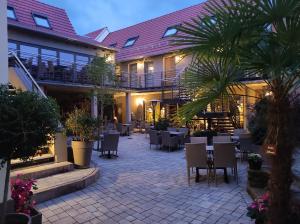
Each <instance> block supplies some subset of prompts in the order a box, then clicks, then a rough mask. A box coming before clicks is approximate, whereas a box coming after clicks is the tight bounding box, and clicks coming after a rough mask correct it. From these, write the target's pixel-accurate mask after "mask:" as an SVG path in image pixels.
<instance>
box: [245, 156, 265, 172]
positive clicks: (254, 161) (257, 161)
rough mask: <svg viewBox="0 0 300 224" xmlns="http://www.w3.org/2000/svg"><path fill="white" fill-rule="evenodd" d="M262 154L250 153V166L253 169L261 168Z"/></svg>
mask: <svg viewBox="0 0 300 224" xmlns="http://www.w3.org/2000/svg"><path fill="white" fill-rule="evenodd" d="M262 162H263V160H262V156H261V155H260V154H256V153H250V154H249V155H248V163H249V168H250V169H251V170H260V169H261V166H262Z"/></svg>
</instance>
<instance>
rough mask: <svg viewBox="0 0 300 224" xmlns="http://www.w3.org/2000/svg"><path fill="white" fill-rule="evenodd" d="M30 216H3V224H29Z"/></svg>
mask: <svg viewBox="0 0 300 224" xmlns="http://www.w3.org/2000/svg"><path fill="white" fill-rule="evenodd" d="M31 223H32V222H31V218H30V216H28V215H26V214H22V213H9V214H7V215H6V216H5V224H31Z"/></svg>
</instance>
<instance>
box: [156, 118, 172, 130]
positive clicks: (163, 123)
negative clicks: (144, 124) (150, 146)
mask: <svg viewBox="0 0 300 224" xmlns="http://www.w3.org/2000/svg"><path fill="white" fill-rule="evenodd" d="M169 126H170V121H169V120H168V119H162V118H160V119H159V120H158V122H156V123H155V130H157V131H166V130H167V129H168V127H169Z"/></svg>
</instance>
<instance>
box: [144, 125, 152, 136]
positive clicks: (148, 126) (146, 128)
mask: <svg viewBox="0 0 300 224" xmlns="http://www.w3.org/2000/svg"><path fill="white" fill-rule="evenodd" d="M150 130H151V127H150V124H148V123H145V135H146V138H147V135H148V134H149V133H150Z"/></svg>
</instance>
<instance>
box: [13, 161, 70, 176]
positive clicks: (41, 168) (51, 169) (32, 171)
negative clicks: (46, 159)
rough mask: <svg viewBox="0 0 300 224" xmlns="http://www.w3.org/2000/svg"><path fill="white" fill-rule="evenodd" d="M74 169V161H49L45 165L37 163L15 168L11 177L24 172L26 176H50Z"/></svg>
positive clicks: (23, 174)
mask: <svg viewBox="0 0 300 224" xmlns="http://www.w3.org/2000/svg"><path fill="white" fill-rule="evenodd" d="M73 170H74V165H73V163H70V162H61V163H47V164H44V165H37V166H32V167H27V168H21V169H15V170H13V171H12V172H11V174H10V177H11V178H14V177H16V176H17V175H18V174H22V176H23V177H25V178H31V179H39V178H44V177H48V176H51V175H54V174H58V173H66V172H70V171H73Z"/></svg>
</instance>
